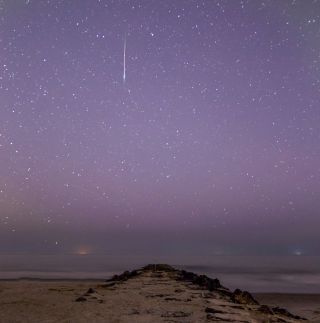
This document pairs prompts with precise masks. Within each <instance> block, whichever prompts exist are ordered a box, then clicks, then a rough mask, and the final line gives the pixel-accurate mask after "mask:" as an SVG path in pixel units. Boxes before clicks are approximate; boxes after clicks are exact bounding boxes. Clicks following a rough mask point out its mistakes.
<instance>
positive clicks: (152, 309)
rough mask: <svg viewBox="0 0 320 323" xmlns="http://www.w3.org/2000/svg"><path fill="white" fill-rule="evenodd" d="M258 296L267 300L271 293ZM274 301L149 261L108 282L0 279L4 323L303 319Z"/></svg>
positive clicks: (0, 302)
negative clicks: (138, 268)
mask: <svg viewBox="0 0 320 323" xmlns="http://www.w3.org/2000/svg"><path fill="white" fill-rule="evenodd" d="M258 298H259V300H260V301H267V295H258ZM275 300H276V299H275V298H273V299H270V300H269V301H270V302H269V304H271V303H272V304H271V305H272V306H266V305H261V304H260V303H258V301H257V300H256V299H255V298H254V297H253V296H252V295H251V294H250V293H248V292H244V291H240V290H236V291H234V292H231V291H230V290H229V289H227V288H225V287H223V286H221V284H220V282H219V280H217V279H210V278H208V277H206V276H204V275H196V274H194V273H191V272H186V271H183V270H176V269H174V268H172V267H170V266H167V265H149V266H146V267H144V268H143V269H141V270H135V271H132V272H125V273H123V274H121V275H118V276H114V277H113V278H112V279H110V280H108V281H105V282H93V281H28V280H21V281H2V282H1V283H0V322H10V323H11V322H12V323H14V322H33V323H34V322H65V323H67V322H80V323H81V322H110V323H113V322H128V323H129V322H141V323H142V322H146V323H147V322H148V323H151V322H152V323H154V322H250V323H254V322H257V323H259V322H302V321H305V320H304V319H303V318H302V317H299V316H297V315H295V314H296V313H295V314H291V313H289V312H288V311H287V310H285V309H283V308H280V307H278V305H279V304H275V303H274V302H275ZM271 301H272V302H271ZM300 312H301V311H300ZM313 314H314V315H316V314H315V313H313ZM316 319H317V318H316ZM313 322H317V321H316V320H314V321H313ZM318 322H319V321H318Z"/></svg>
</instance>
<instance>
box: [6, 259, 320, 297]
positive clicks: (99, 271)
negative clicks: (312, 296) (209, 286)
mask: <svg viewBox="0 0 320 323" xmlns="http://www.w3.org/2000/svg"><path fill="white" fill-rule="evenodd" d="M148 263H168V264H171V265H173V266H176V267H178V268H183V269H185V270H189V271H193V272H196V273H201V274H206V275H208V276H209V277H212V278H218V279H219V280H220V282H221V283H222V284H223V285H224V286H225V287H228V288H230V289H235V288H240V289H244V290H248V291H250V292H279V293H320V257H315V256H312V257H311V256H287V257H266V256H260V257H257V256H206V257H203V256H192V257H187V256H184V257H182V256H172V255H171V256H170V257H166V256H159V257H155V256H147V255H140V256H137V255H117V256H115V255H110V254H83V255H75V254H63V255H43V254H42V255H34V254H21V255H17V254H15V255H4V254H3V255H0V279H16V278H43V279H63V278H65V279H107V278H109V277H110V276H111V275H113V274H115V273H120V272H122V271H124V270H132V269H136V268H139V267H141V266H143V265H146V264H148Z"/></svg>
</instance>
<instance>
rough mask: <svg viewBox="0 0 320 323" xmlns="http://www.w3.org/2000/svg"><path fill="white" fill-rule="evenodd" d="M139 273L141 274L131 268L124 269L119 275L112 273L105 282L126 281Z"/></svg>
mask: <svg viewBox="0 0 320 323" xmlns="http://www.w3.org/2000/svg"><path fill="white" fill-rule="evenodd" d="M140 274H141V272H140V271H138V270H133V271H128V270H126V271H125V272H123V273H122V274H120V275H114V276H113V277H112V278H110V279H107V280H106V282H115V281H120V282H121V281H126V280H128V279H129V278H133V277H136V276H138V275H140Z"/></svg>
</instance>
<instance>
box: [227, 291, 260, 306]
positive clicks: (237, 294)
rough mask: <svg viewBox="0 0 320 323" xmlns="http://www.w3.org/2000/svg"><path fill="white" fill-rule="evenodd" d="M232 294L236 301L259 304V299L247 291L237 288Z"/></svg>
mask: <svg viewBox="0 0 320 323" xmlns="http://www.w3.org/2000/svg"><path fill="white" fill-rule="evenodd" d="M232 296H233V300H234V302H235V303H239V304H245V305H259V303H258V301H256V300H255V299H254V298H253V296H252V295H251V294H250V293H249V292H247V291H242V290H240V289H236V290H235V291H234V292H233V295H232Z"/></svg>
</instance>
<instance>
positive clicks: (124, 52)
mask: <svg viewBox="0 0 320 323" xmlns="http://www.w3.org/2000/svg"><path fill="white" fill-rule="evenodd" d="M126 49H127V37H126V35H125V36H124V44H123V76H122V78H123V84H124V83H125V82H126Z"/></svg>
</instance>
